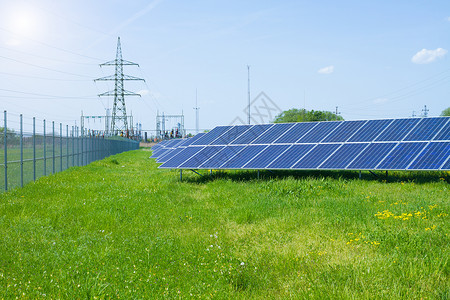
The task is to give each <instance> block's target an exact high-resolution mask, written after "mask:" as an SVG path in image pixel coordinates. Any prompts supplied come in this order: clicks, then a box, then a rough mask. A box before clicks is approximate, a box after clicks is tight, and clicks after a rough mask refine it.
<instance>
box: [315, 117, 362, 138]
mask: <svg viewBox="0 0 450 300" xmlns="http://www.w3.org/2000/svg"><path fill="white" fill-rule="evenodd" d="M366 122H367V121H347V122H342V124H341V126H339V127H338V128H336V130H335V131H333V134H331V135H329V136H327V137H326V138H325V139H324V140H323V141H322V143H339V142H345V141H347V140H348V139H349V137H351V136H352V135H353V134H354V133H355V132H357V131H358V130H359V129H360V128H361V127H362V126H363V125H364V124H365V123H366Z"/></svg>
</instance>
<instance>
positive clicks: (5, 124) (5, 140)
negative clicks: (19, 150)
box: [3, 110, 8, 191]
mask: <svg viewBox="0 0 450 300" xmlns="http://www.w3.org/2000/svg"><path fill="white" fill-rule="evenodd" d="M3 122H4V127H3V140H4V144H5V145H4V146H5V150H4V152H5V153H4V154H5V191H7V190H8V143H7V141H8V134H7V131H8V126H7V122H6V110H5V111H4V114H3Z"/></svg>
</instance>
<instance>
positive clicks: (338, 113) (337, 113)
mask: <svg viewBox="0 0 450 300" xmlns="http://www.w3.org/2000/svg"><path fill="white" fill-rule="evenodd" d="M340 114H341V113H340V112H338V107H337V106H336V113H335V115H336V120H337V119H338V115H340Z"/></svg>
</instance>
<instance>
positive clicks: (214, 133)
mask: <svg viewBox="0 0 450 300" xmlns="http://www.w3.org/2000/svg"><path fill="white" fill-rule="evenodd" d="M231 127H232V126H217V127H215V128H214V129H213V130H211V131H210V132H208V133H206V134H205V135H203V136H201V137H200V138H199V139H197V140H196V141H194V142H193V143H192V144H191V145H209V144H210V143H211V142H212V141H214V140H215V139H217V138H218V137H219V136H221V135H222V134H224V133H225V132H227V131H228V130H229V129H230V128H231Z"/></svg>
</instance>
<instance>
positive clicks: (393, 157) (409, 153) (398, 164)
mask: <svg viewBox="0 0 450 300" xmlns="http://www.w3.org/2000/svg"><path fill="white" fill-rule="evenodd" d="M426 145H427V143H422V142H414V143H399V144H398V145H397V147H395V148H394V149H393V150H392V151H391V152H390V153H389V154H388V155H387V156H386V158H385V159H384V160H383V161H382V162H381V163H380V164H379V165H378V166H377V167H376V169H379V170H380V169H381V170H405V169H406V167H408V165H409V164H410V163H411V162H412V161H413V160H414V158H415V157H416V155H417V154H419V152H420V151H421V150H422V149H423V148H424V147H425V146H426Z"/></svg>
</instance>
